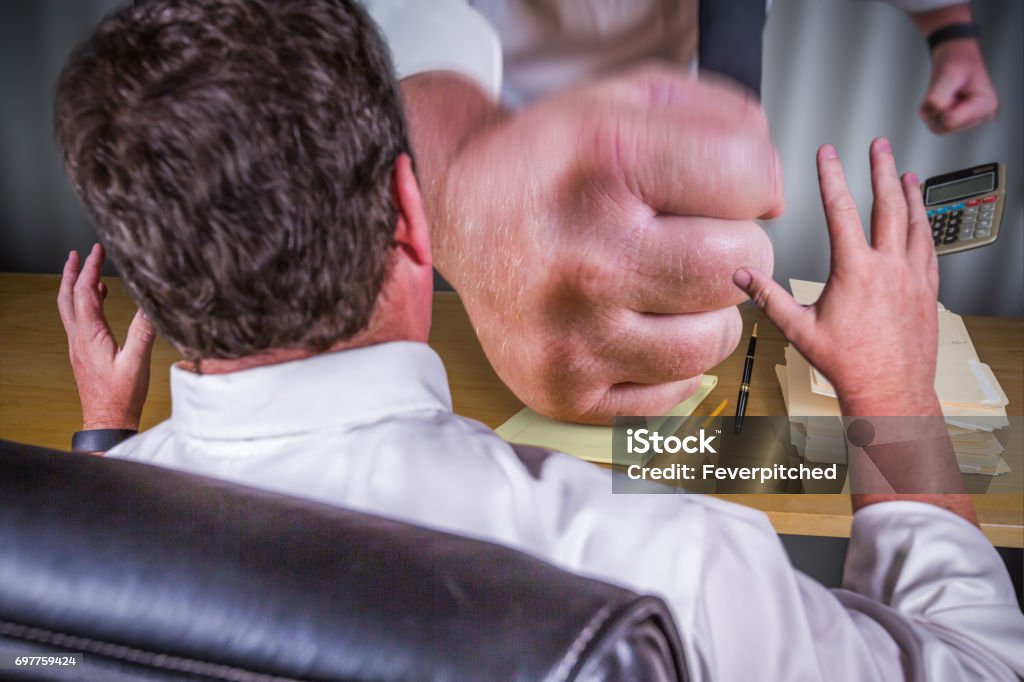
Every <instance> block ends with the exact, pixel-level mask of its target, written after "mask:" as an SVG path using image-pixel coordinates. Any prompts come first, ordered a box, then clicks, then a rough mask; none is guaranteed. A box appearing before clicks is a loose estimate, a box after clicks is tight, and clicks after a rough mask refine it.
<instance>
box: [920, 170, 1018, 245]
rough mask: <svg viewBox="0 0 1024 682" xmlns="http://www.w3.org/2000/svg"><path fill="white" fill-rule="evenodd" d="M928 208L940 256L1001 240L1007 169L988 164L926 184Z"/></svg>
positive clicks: (925, 194)
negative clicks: (1000, 229)
mask: <svg viewBox="0 0 1024 682" xmlns="http://www.w3.org/2000/svg"><path fill="white" fill-rule="evenodd" d="M921 191H922V192H924V206H925V210H926V211H927V213H928V222H929V223H931V226H932V239H933V240H934V241H935V252H936V253H937V254H938V255H940V256H941V255H944V254H947V253H956V252H957V251H966V250H968V249H976V248H978V247H979V246H986V245H988V244H991V243H992V242H994V241H995V240H996V239H997V238H998V237H999V223H1000V221H1001V220H1002V217H1003V203H1004V201H1003V200H1004V199H1005V197H1006V168H1005V166H1004V165H1003V164H1001V163H986V164H982V165H980V166H974V167H973V168H965V169H964V170H959V171H955V172H953V173H945V174H943V175H936V176H935V177H933V178H928V179H927V180H925V182H924V185H923V186H922V187H921Z"/></svg>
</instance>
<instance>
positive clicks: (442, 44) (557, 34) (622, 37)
mask: <svg viewBox="0 0 1024 682" xmlns="http://www.w3.org/2000/svg"><path fill="white" fill-rule="evenodd" d="M700 1H701V0H359V2H361V3H362V4H363V5H364V6H365V7H366V10H367V12H369V14H370V16H372V17H373V19H374V21H376V22H377V24H378V25H379V26H380V28H381V31H382V32H383V33H384V36H385V38H386V39H387V41H388V45H389V47H390V48H391V54H392V58H393V60H394V62H395V69H396V71H397V72H398V77H399V78H405V77H407V76H412V75H415V74H417V73H423V72H425V71H434V70H447V71H455V72H457V73H460V74H462V75H464V76H466V77H467V78H470V79H471V80H473V81H475V82H476V83H477V84H478V85H480V86H481V87H482V88H483V89H484V91H485V92H487V93H489V94H490V95H491V96H492V97H494V98H495V99H499V98H500V99H501V101H502V102H503V103H504V104H506V105H507V106H512V107H518V106H522V105H524V104H529V103H530V102H531V101H533V100H535V99H536V98H538V97H540V96H542V95H544V94H547V93H549V92H553V91H555V90H558V89H561V88H564V87H566V86H569V85H572V84H575V83H579V82H581V81H583V80H585V79H587V78H591V77H594V76H596V75H599V74H604V73H608V72H610V71H613V70H618V69H622V68H626V67H628V66H630V65H632V64H636V63H639V62H641V61H644V60H649V59H661V60H665V61H669V62H674V63H677V64H680V65H681V66H682V67H683V68H689V69H691V70H692V69H693V68H694V67H695V66H696V63H695V54H696V49H697V38H698V36H697V12H698V9H697V8H698V5H699V3H700ZM705 1H707V2H713V1H714V0H705ZM963 1H964V0H886V2H887V3H888V4H890V5H893V6H894V7H897V8H900V9H902V10H904V11H906V12H921V11H925V10H932V9H936V8H939V7H943V6H946V5H952V4H957V3H960V2H963ZM770 5H771V0H765V6H766V7H767V8H770Z"/></svg>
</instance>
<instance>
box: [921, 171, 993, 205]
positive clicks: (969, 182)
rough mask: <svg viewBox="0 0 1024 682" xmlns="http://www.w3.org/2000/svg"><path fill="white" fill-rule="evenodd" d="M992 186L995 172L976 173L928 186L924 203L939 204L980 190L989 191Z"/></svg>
mask: <svg viewBox="0 0 1024 682" xmlns="http://www.w3.org/2000/svg"><path fill="white" fill-rule="evenodd" d="M994 188H995V174H994V173H984V174H983V175H976V176H974V177H973V178H967V179H966V180H954V181H953V182H947V183H945V184H942V185H935V186H933V187H929V188H928V196H927V198H926V199H925V203H926V204H928V205H931V204H941V203H943V202H947V201H952V200H953V199H958V198H960V197H966V196H970V195H972V194H978V193H980V192H990V191H992V189H994Z"/></svg>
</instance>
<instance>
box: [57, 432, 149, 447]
mask: <svg viewBox="0 0 1024 682" xmlns="http://www.w3.org/2000/svg"><path fill="white" fill-rule="evenodd" d="M137 433H138V431H135V430H134V429H88V430H86V431H76V432H75V435H73V436H71V451H72V452H106V451H107V450H109V449H110V448H112V447H114V446H115V445H117V444H118V443H121V442H123V441H126V440H128V439H129V438H131V437H132V436H134V435H135V434H137Z"/></svg>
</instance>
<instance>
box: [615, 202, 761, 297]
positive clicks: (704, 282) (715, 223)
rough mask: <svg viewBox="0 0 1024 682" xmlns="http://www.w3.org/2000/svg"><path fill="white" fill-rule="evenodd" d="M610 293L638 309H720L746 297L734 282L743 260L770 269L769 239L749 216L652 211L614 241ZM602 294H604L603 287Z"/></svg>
mask: <svg viewBox="0 0 1024 682" xmlns="http://www.w3.org/2000/svg"><path fill="white" fill-rule="evenodd" d="M615 249H616V251H618V254H619V255H618V258H617V259H616V258H615V257H614V256H613V257H607V256H606V255H605V254H604V253H599V254H595V257H596V258H601V259H603V260H604V263H605V265H607V264H608V263H613V264H616V263H617V265H615V266H614V267H616V268H617V269H618V272H614V273H611V274H610V277H613V278H614V280H613V281H615V282H616V283H617V284H616V286H615V288H614V290H613V295H614V296H616V297H617V300H619V301H620V302H621V304H622V305H624V306H626V307H628V308H630V309H632V310H635V311H637V312H642V313H665V314H680V313H694V312H701V311H707V310H718V309H721V308H726V307H729V306H734V305H736V304H738V303H742V302H743V301H744V300H746V297H745V296H744V295H743V294H742V292H740V291H737V289H736V287H735V286H733V283H732V273H733V272H735V270H736V268H738V267H740V266H741V265H753V266H755V267H757V268H759V269H761V270H764V271H767V272H771V270H772V244H771V240H770V239H768V235H767V234H765V232H764V230H763V229H761V226H760V225H758V224H757V223H755V222H753V221H734V220H719V219H716V218H694V217H688V218H679V217H675V216H656V217H654V218H651V219H650V220H649V221H648V222H647V223H646V224H645V225H643V226H642V227H640V228H638V229H637V230H635V231H633V232H631V233H629V235H628V237H626V238H624V240H623V242H622V243H621V244H619V245H616V246H615ZM600 295H607V293H601V294H600Z"/></svg>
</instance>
